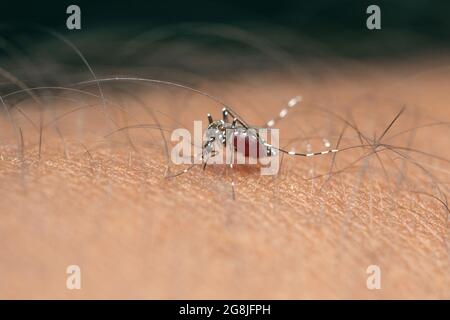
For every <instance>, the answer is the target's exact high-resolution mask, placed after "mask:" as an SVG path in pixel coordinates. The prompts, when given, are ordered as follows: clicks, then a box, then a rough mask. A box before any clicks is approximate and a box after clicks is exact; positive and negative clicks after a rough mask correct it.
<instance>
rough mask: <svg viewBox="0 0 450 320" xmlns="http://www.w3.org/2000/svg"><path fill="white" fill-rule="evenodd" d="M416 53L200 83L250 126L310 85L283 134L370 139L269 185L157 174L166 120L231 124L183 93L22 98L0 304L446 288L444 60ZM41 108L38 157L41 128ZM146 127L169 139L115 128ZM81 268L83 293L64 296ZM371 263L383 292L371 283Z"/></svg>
mask: <svg viewBox="0 0 450 320" xmlns="http://www.w3.org/2000/svg"><path fill="white" fill-rule="evenodd" d="M421 59H423V60H420V59H419V61H407V62H404V63H403V64H397V65H394V64H391V63H390V62H385V61H384V62H372V63H366V64H364V65H357V64H353V63H350V62H347V63H346V64H343V65H341V66H340V67H336V68H334V69H332V70H331V69H325V68H324V69H321V68H320V67H319V66H315V67H310V68H311V69H312V70H314V71H315V75H314V77H312V78H308V81H306V79H307V78H302V79H301V80H302V81H291V80H290V79H285V78H283V76H280V75H279V74H277V73H270V72H261V74H243V75H239V76H236V77H234V79H228V80H227V79H225V80H221V81H208V82H205V81H194V83H195V86H194V85H191V86H193V87H195V88H197V89H201V90H203V91H206V92H208V93H210V94H213V95H214V96H218V97H220V98H221V99H222V100H223V101H226V102H227V103H229V104H231V105H232V106H233V108H234V109H235V110H237V111H238V112H239V114H240V115H242V117H244V118H245V119H246V121H248V122H249V123H251V124H254V125H261V124H263V123H265V122H266V121H267V120H269V119H271V118H273V117H274V116H276V115H277V113H278V112H279V111H280V109H281V108H282V107H283V105H284V104H285V103H286V102H287V101H288V100H289V99H290V98H292V97H294V96H296V95H298V94H300V95H302V97H303V98H304V101H302V104H301V105H300V106H299V107H298V109H296V110H295V111H293V113H292V114H290V115H289V116H288V117H286V119H283V121H282V122H280V123H279V124H277V126H276V127H278V128H280V138H281V140H282V143H281V144H282V145H287V146H295V147H296V148H297V150H299V151H300V150H301V151H308V143H309V144H310V145H311V146H310V148H312V151H321V150H325V149H326V148H325V146H324V143H323V139H324V138H326V139H328V140H329V141H330V143H331V147H332V148H334V147H336V145H337V143H338V142H339V147H348V146H352V145H365V146H366V147H364V148H356V149H355V150H350V151H348V152H342V153H338V154H336V155H335V156H334V155H327V156H324V157H320V156H319V157H312V158H301V157H297V158H293V157H288V156H283V158H282V165H281V170H280V172H279V174H278V175H276V176H267V177H265V176H261V175H260V174H259V169H258V168H257V167H249V166H236V167H235V169H234V170H233V171H231V170H227V169H226V168H225V167H224V166H209V165H207V166H206V168H205V170H202V166H201V165H198V166H196V167H195V168H193V169H192V170H191V171H190V172H188V173H185V174H182V175H180V176H178V177H176V178H172V179H165V178H164V174H165V173H166V168H167V163H168V160H167V155H166V154H165V151H164V150H165V148H167V150H168V152H170V150H171V146H173V144H171V143H170V130H169V129H175V128H179V127H180V126H185V127H187V128H188V129H189V130H192V128H193V121H194V120H203V121H204V122H205V123H206V120H207V119H206V114H207V113H212V114H213V116H214V117H215V118H220V116H221V114H220V110H221V106H220V105H218V104H217V103H214V102H213V101H211V100H209V99H207V98H205V97H202V96H199V95H196V94H194V93H192V92H189V91H183V90H178V89H176V88H165V87H158V86H157V87H155V86H153V87H152V86H145V85H143V84H130V83H126V82H120V83H119V82H118V83H112V84H106V83H105V84H102V89H103V90H104V92H103V94H104V96H105V99H107V102H106V103H103V102H102V100H101V99H98V96H99V91H98V89H97V88H96V86H95V85H93V86H90V87H82V88H79V89H80V90H88V92H90V93H92V94H93V96H88V95H86V94H80V93H70V94H69V93H67V92H66V93H62V92H59V91H58V90H50V89H49V90H44V92H40V93H41V94H42V96H51V97H53V98H51V99H50V98H49V100H45V98H42V99H44V100H43V101H44V102H43V104H44V105H45V107H43V108H42V109H39V107H38V103H37V102H35V101H33V99H30V98H27V99H25V100H24V101H16V107H15V110H14V112H11V117H8V114H7V113H4V114H3V116H2V119H1V120H0V121H1V122H0V124H1V128H2V132H5V134H4V135H3V136H2V142H1V145H0V155H1V159H0V179H1V181H2V182H1V183H0V188H1V190H0V192H1V194H2V197H0V208H1V210H0V211H1V216H2V218H1V219H0V243H2V247H3V248H2V256H1V258H0V297H1V298H75V299H77V298H157V299H165V298H170V299H198V298H203V299H215V298H223V299H229V298H233V299H290V298H294V299H301V298H356V299H359V298H369V299H378V298H450V290H449V288H450V275H449V272H448V271H449V266H450V265H449V263H450V260H449V250H450V247H449V246H450V242H449V238H448V228H449V220H448V210H447V209H446V207H445V201H446V195H447V194H448V180H447V177H448V175H449V173H448V169H449V163H448V161H446V160H445V159H449V158H450V151H449V148H448V133H449V128H448V125H447V124H445V123H444V122H445V121H448V120H450V119H449V112H448V106H447V105H446V102H447V101H449V100H450V96H449V95H450V92H449V91H448V90H447V88H448V85H449V83H448V82H449V80H448V79H449V77H448V68H445V67H442V66H443V65H444V66H445V63H446V62H445V61H441V64H440V65H439V64H438V63H436V65H438V66H439V67H435V66H436V65H426V63H424V62H423V61H430V59H428V58H421ZM433 61H436V60H435V59H434V60H433ZM189 79H190V78H189ZM11 91H12V90H11ZM55 96H58V98H54V97H55ZM22 97H26V95H22ZM405 106H406V109H405V111H404V112H403V113H402V114H401V115H400V116H399V118H398V119H397V120H396V121H394V122H393V123H392V126H391V127H389V124H390V123H391V122H392V121H393V119H394V118H395V116H396V115H397V114H398V113H399V111H400V110H401V109H402V107H405ZM71 110H72V111H71ZM22 112H23V113H24V114H26V115H27V116H28V117H29V118H30V119H31V121H29V120H27V119H26V117H25V116H23V114H22ZM67 112H69V113H67ZM64 113H67V114H66V116H64V117H60V116H61V115H63V114H64ZM41 115H43V120H42V121H43V123H44V124H47V126H46V127H45V130H43V132H42V145H41V152H40V155H39V135H40V133H39V130H36V128H33V126H32V125H31V124H30V123H31V122H34V123H37V124H39V121H40V119H41V118H40V117H41ZM11 119H13V120H11ZM54 119H58V120H57V121H54ZM155 119H156V120H157V121H156V120H155ZM344 119H345V121H344ZM346 121H347V123H346ZM137 124H157V125H158V126H160V127H162V128H164V129H166V128H167V129H168V130H169V131H168V132H165V131H160V130H158V129H151V128H141V129H137V128H135V129H130V130H122V131H119V132H116V131H117V129H118V128H123V127H126V126H132V125H137ZM427 124H433V125H432V126H431V125H430V126H425V127H422V128H419V127H420V126H422V125H427ZM14 126H16V128H14ZM17 128H20V130H19V129H17ZM410 128H417V130H409V129H410ZM385 130H387V131H386V133H385V134H383V132H384V131H385ZM408 130H409V131H408ZM405 131H406V132H405ZM17 132H19V134H17ZM113 132H115V133H113ZM111 133H113V134H111ZM162 134H163V135H165V136H164V137H165V138H164V139H163V137H162ZM396 134H400V135H397V136H395V135H396ZM289 143H291V144H289ZM376 143H378V144H379V145H378V146H377V145H376ZM382 144H385V145H382ZM386 145H387V146H388V147H386ZM394 146H396V147H399V148H395V147H394ZM401 148H404V149H401ZM407 148H409V150H407ZM411 149H414V150H416V151H417V150H419V151H420V152H415V151H411ZM375 152H377V153H375ZM421 152H423V153H421ZM425 152H426V153H427V154H424V153H425ZM436 157H440V158H439V159H438V158H436ZM360 158H361V160H360V161H358V162H356V163H355V160H357V159H360ZM333 159H334V161H333V162H332V160H333ZM332 163H334V164H333V166H332V167H331V164H332ZM170 167H171V171H172V172H177V171H179V170H181V169H182V168H179V167H177V166H174V165H173V164H171V165H170ZM330 168H331V172H332V173H333V174H332V175H331V176H330V175H326V174H328V173H330ZM322 175H325V176H322ZM232 181H234V182H235V193H236V199H235V200H233V198H232V191H231V190H232V189H231V182H232ZM72 264H75V265H78V266H80V268H81V270H82V289H81V290H67V289H66V286H65V284H66V278H67V274H66V268H67V266H68V265H72ZM370 265H377V266H379V267H380V269H381V289H380V290H368V289H367V286H366V281H367V277H368V276H369V275H368V274H367V273H366V270H367V268H368V267H369V266H370Z"/></svg>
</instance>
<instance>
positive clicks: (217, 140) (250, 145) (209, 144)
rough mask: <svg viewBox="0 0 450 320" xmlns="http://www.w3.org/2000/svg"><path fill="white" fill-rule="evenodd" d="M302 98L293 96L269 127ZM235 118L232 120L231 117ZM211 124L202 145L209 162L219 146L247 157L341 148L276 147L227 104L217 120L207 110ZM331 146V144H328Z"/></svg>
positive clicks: (203, 154)
mask: <svg viewBox="0 0 450 320" xmlns="http://www.w3.org/2000/svg"><path fill="white" fill-rule="evenodd" d="M301 101H302V98H301V97H300V96H297V97H294V98H292V99H291V100H289V102H288V103H287V106H286V107H285V108H283V109H282V110H281V111H280V113H279V115H278V117H276V118H274V119H272V120H269V121H268V122H267V123H266V126H267V127H268V128H272V127H273V126H274V125H275V124H276V122H277V121H278V120H281V119H282V118H284V117H286V115H287V114H288V112H289V109H290V108H293V107H294V106H296V105H297V104H298V103H299V102H301ZM230 118H232V119H233V120H232V121H231V122H230V121H229V119H230ZM208 123H209V125H208V128H207V129H206V132H205V136H206V142H205V144H204V145H203V152H202V158H203V159H204V165H206V162H205V159H206V161H207V159H208V158H210V157H214V156H215V155H216V154H217V153H218V151H217V150H216V148H217V147H224V148H226V147H231V149H232V150H234V151H236V152H238V153H240V154H242V155H243V156H244V157H246V158H249V157H252V158H257V159H259V158H265V157H272V156H276V155H278V154H279V153H280V152H281V153H285V154H288V155H291V156H304V157H310V156H317V155H323V154H327V153H334V152H338V150H336V149H331V150H325V151H321V152H312V153H298V152H295V151H294V150H291V151H286V150H283V149H280V148H278V147H275V146H273V145H271V144H269V143H267V142H266V141H265V140H264V139H263V138H262V137H261V136H260V134H259V133H258V129H257V128H254V127H250V126H249V125H247V124H246V123H245V122H244V121H243V120H241V119H240V118H238V117H235V116H234V115H233V114H232V113H231V111H230V110H229V109H228V108H226V107H225V108H223V109H222V119H221V120H214V119H213V117H212V116H211V114H208ZM328 146H329V145H328Z"/></svg>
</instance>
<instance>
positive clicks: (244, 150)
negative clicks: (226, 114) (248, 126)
mask: <svg viewBox="0 0 450 320" xmlns="http://www.w3.org/2000/svg"><path fill="white" fill-rule="evenodd" d="M233 146H234V150H236V152H239V153H241V154H243V155H244V156H245V157H246V158H256V159H257V158H260V157H261V158H263V157H265V156H266V153H265V146H264V145H263V144H262V143H261V142H260V140H259V139H258V138H257V137H256V136H254V135H244V134H237V135H234V137H233Z"/></svg>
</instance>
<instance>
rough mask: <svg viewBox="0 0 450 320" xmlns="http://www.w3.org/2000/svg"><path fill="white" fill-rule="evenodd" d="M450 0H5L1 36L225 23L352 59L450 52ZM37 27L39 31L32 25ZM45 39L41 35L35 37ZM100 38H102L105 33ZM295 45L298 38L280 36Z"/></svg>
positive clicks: (0, 9)
mask: <svg viewBox="0 0 450 320" xmlns="http://www.w3.org/2000/svg"><path fill="white" fill-rule="evenodd" d="M70 4H77V5H79V6H80V7H81V13H82V29H81V30H79V31H68V30H67V29H66V26H65V24H66V19H67V16H68V15H67V14H66V8H67V6H68V5H70ZM370 4H377V5H379V6H380V7H381V21H382V29H381V30H375V31H371V30H368V29H367V28H366V19H367V17H368V15H367V14H366V8H367V7H368V5H370ZM449 14H450V2H449V1H426V0H409V1H404V0H403V1H398V0H389V1H365V0H353V1H350V0H340V1H336V0H315V1H299V0H291V1H285V0H277V1H256V0H247V1H226V0H200V1H173V0H163V1H153V0H150V1H144V0H125V1H124V0H123V1H106V0H98V1H79V0H77V1H75V0H73V1H66V0H64V1H49V0H41V1H2V3H1V4H0V17H1V21H2V22H1V26H2V29H1V34H2V35H3V36H5V37H13V36H14V34H15V33H20V32H23V30H24V29H27V28H28V30H30V29H32V26H33V25H40V26H46V27H50V28H52V29H54V30H56V31H57V32H60V33H62V34H64V35H69V34H73V33H78V34H79V35H83V34H92V33H94V32H95V31H97V30H109V31H110V32H114V33H116V34H119V33H123V34H124V35H135V34H139V33H140V32H143V31H145V30H148V29H150V28H154V27H157V26H162V25H170V24H179V23H186V22H188V23H221V24H226V25H230V26H234V27H239V28H242V29H244V30H249V31H251V32H253V33H255V34H258V33H259V34H261V35H267V36H268V38H270V39H275V41H276V40H277V34H282V33H283V34H290V35H291V37H290V38H289V39H292V35H302V37H307V39H309V40H313V41H315V42H316V43H320V44H321V45H323V46H324V47H326V49H327V51H328V52H332V53H334V54H336V55H341V56H348V57H352V58H354V57H361V58H363V57H373V56H403V55H411V54H420V53H422V52H429V51H436V50H445V49H447V48H448V47H449V44H450V42H449V40H448V39H449V36H450V19H449V18H448V15H449ZM29 32H32V31H29ZM33 39H34V40H35V41H40V35H39V33H36V36H35V37H33ZM99 41H101V38H100V39H99ZM280 43H281V45H282V46H287V47H289V49H290V50H291V51H294V52H295V50H296V48H297V47H298V46H297V44H296V43H295V41H291V43H290V42H289V40H286V41H285V42H284V43H283V41H281V42H280Z"/></svg>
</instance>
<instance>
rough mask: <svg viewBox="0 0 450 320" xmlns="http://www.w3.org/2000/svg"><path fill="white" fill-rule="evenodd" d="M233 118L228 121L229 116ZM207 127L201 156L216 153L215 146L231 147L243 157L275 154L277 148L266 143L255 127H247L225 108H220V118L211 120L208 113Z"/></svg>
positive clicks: (260, 156) (261, 156)
mask: <svg viewBox="0 0 450 320" xmlns="http://www.w3.org/2000/svg"><path fill="white" fill-rule="evenodd" d="M230 117H231V118H233V120H232V121H231V122H230V121H229V118H230ZM208 122H209V125H208V128H207V129H206V132H205V136H206V142H205V144H204V145H203V156H204V157H205V156H206V157H208V156H214V155H215V154H217V150H216V147H217V146H218V147H225V148H226V147H231V148H232V150H234V151H236V152H238V153H241V154H242V155H244V156H245V157H247V158H248V157H254V158H264V157H271V156H274V155H276V154H277V150H276V149H275V148H274V147H272V146H271V145H270V144H268V143H267V142H266V141H265V140H264V139H263V138H262V137H261V136H260V135H259V133H258V130H257V129H256V128H252V127H249V126H248V125H247V124H245V123H244V122H243V121H242V120H240V119H239V118H236V117H234V115H233V114H232V113H231V112H230V111H229V110H228V109H227V108H223V109H222V120H213V118H212V116H211V114H208Z"/></svg>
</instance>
